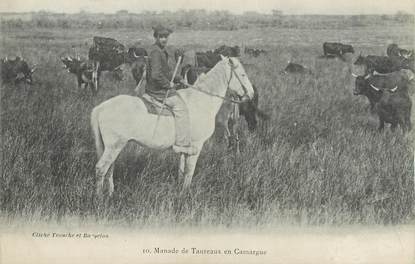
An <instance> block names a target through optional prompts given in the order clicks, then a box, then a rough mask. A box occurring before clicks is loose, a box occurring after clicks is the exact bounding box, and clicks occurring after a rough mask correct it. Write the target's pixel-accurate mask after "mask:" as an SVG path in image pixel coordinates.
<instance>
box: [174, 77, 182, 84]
mask: <svg viewBox="0 0 415 264" xmlns="http://www.w3.org/2000/svg"><path fill="white" fill-rule="evenodd" d="M182 80H183V78H182V76H180V75H176V76H175V77H174V80H173V82H174V83H179V82H181V81H182Z"/></svg>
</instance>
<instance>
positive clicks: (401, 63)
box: [354, 55, 415, 74]
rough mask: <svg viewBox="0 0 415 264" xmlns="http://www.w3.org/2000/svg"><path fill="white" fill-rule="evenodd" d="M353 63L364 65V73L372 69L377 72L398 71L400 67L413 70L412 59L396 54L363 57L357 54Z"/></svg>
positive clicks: (368, 72)
mask: <svg viewBox="0 0 415 264" xmlns="http://www.w3.org/2000/svg"><path fill="white" fill-rule="evenodd" d="M354 65H363V66H365V67H366V70H365V74H371V73H373V72H374V71H376V72H379V73H391V72H394V71H399V70H401V69H409V70H412V71H413V72H414V71H415V69H414V61H413V60H410V59H405V58H403V57H396V56H392V57H388V56H375V55H368V56H366V57H365V56H362V55H359V57H358V58H357V59H356V61H355V62H354Z"/></svg>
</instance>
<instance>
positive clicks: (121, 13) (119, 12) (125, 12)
mask: <svg viewBox="0 0 415 264" xmlns="http://www.w3.org/2000/svg"><path fill="white" fill-rule="evenodd" d="M116 14H117V15H121V16H125V15H128V10H125V9H122V10H118V11H117V13H116Z"/></svg>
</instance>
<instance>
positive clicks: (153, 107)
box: [141, 93, 173, 116]
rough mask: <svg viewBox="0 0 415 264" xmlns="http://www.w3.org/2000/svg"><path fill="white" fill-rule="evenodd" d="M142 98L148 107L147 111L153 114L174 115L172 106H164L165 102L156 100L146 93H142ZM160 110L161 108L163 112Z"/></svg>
mask: <svg viewBox="0 0 415 264" xmlns="http://www.w3.org/2000/svg"><path fill="white" fill-rule="evenodd" d="M141 99H142V101H143V103H144V105H145V106H146V107H147V112H148V113H149V114H153V115H159V114H160V115H161V116H173V112H172V111H171V110H170V108H169V107H168V106H167V105H164V107H163V103H162V102H160V101H158V100H156V99H155V98H154V97H152V96H150V95H148V94H146V93H145V94H143V95H141ZM162 109H163V110H162ZM160 110H161V113H160Z"/></svg>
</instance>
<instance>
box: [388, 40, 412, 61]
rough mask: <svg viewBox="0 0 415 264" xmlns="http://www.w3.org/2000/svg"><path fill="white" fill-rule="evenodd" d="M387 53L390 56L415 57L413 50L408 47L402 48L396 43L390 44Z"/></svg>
mask: <svg viewBox="0 0 415 264" xmlns="http://www.w3.org/2000/svg"><path fill="white" fill-rule="evenodd" d="M386 54H387V55H388V56H389V57H403V58H405V59H409V58H411V57H413V54H414V52H413V50H411V51H409V50H406V49H401V48H399V46H398V45H397V44H395V43H392V44H389V45H388V47H387V49H386Z"/></svg>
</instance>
